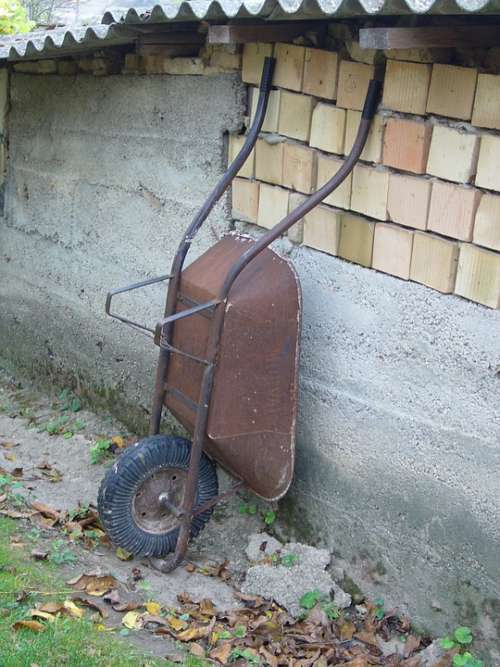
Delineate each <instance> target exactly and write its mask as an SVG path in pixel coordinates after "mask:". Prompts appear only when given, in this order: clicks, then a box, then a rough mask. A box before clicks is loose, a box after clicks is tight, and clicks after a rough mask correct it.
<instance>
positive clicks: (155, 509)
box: [132, 467, 187, 534]
mask: <svg viewBox="0 0 500 667" xmlns="http://www.w3.org/2000/svg"><path fill="white" fill-rule="evenodd" d="M186 479H187V473H186V471H184V470H182V469H181V468H174V467H172V468H170V467H166V468H161V469H160V470H156V471H153V472H152V474H151V476H150V477H148V478H147V479H146V480H144V482H143V483H142V484H141V486H140V487H139V488H138V489H137V493H136V494H135V497H134V501H133V505H132V516H133V517H134V521H135V522H136V523H137V525H138V526H139V527H140V528H142V530H144V531H146V532H147V533H154V534H162V533H168V532H170V531H171V530H174V529H175V528H177V527H178V526H179V517H180V513H179V511H178V509H177V508H178V507H180V506H181V505H182V502H183V500H184V494H185V488H186Z"/></svg>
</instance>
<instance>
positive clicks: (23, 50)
mask: <svg viewBox="0 0 500 667" xmlns="http://www.w3.org/2000/svg"><path fill="white" fill-rule="evenodd" d="M130 35H131V31H130V30H127V29H126V28H125V26H115V25H104V24H102V23H99V24H98V25H92V26H73V27H64V28H55V29H53V30H36V31H34V32H29V33H25V34H22V35H12V36H8V37H6V36H3V37H1V38H0V59H1V60H6V59H8V60H19V59H27V60H36V59H38V58H41V57H43V58H50V57H51V56H54V57H56V56H62V55H64V54H65V53H66V52H67V53H69V54H71V53H78V52H79V51H92V50H93V49H99V48H102V47H103V46H113V45H115V44H127V43H129V42H131V41H132V39H133V37H131V36H130Z"/></svg>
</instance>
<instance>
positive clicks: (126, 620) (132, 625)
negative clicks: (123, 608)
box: [122, 611, 141, 630]
mask: <svg viewBox="0 0 500 667" xmlns="http://www.w3.org/2000/svg"><path fill="white" fill-rule="evenodd" d="M140 616H141V615H140V614H139V612H138V611H129V612H127V613H126V614H125V616H124V617H123V618H122V624H123V625H124V626H125V627H126V628H128V629H129V630H138V629H139V628H140V621H139V619H140Z"/></svg>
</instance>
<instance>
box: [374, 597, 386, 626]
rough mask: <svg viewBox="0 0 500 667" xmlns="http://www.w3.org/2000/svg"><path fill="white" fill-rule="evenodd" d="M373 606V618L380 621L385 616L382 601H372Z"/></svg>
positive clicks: (378, 599) (379, 599)
mask: <svg viewBox="0 0 500 667" xmlns="http://www.w3.org/2000/svg"><path fill="white" fill-rule="evenodd" d="M373 602H374V604H375V618H376V619H377V621H381V620H382V619H383V618H384V616H385V609H384V601H383V600H382V598H377V599H376V600H374V601H373Z"/></svg>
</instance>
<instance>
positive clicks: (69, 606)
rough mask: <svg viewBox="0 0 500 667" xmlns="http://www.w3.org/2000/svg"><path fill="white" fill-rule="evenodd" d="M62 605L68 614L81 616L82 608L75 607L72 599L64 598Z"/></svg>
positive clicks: (76, 616)
mask: <svg viewBox="0 0 500 667" xmlns="http://www.w3.org/2000/svg"><path fill="white" fill-rule="evenodd" d="M63 606H64V608H65V609H66V610H67V612H68V613H69V614H70V616H73V617H74V618H83V615H84V614H83V609H80V607H77V606H76V604H75V603H74V602H73V600H64V602H63Z"/></svg>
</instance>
